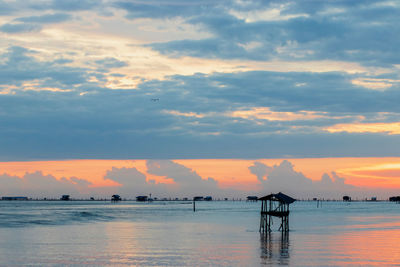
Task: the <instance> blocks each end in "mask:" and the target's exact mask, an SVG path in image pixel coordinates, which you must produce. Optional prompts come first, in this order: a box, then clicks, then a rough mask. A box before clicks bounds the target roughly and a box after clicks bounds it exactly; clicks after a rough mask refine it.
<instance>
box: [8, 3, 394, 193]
mask: <svg viewBox="0 0 400 267" xmlns="http://www.w3.org/2000/svg"><path fill="white" fill-rule="evenodd" d="M399 17H400V3H399V2H398V1H385V0H383V1H382V0H376V1H369V0H368V1H347V0H343V1H342V0H337V1H312V0H310V1H284V0H283V1H282V0H279V1H261V0H259V1H258V0H249V1H247V0H236V1H235V0H229V1H225V0H219V1H211V0H203V1H201V0H198V1H183V0H182V1H181V0H147V1H142V0H130V1H128V0H126V1H124V0H68V1H63V0H24V1H22V0H0V161H1V162H0V196H2V195H10V194H11V195H14V194H21V195H30V196H45V195H52V194H53V195H54V196H58V195H59V194H62V193H64V192H65V193H68V192H69V193H70V194H72V195H76V196H88V195H97V196H109V194H110V193H113V192H117V191H118V192H120V193H121V194H125V195H129V194H131V195H130V196H134V195H135V194H139V193H140V194H148V193H152V192H153V193H154V194H158V195H160V196H161V195H163V196H174V195H177V196H178V195H179V196H181V195H182V196H183V195H185V193H186V194H187V195H188V196H192V195H193V194H197V193H198V194H200V193H202V194H203V193H204V194H206V193H208V192H209V193H213V194H215V195H220V196H221V197H223V196H224V195H229V196H234V195H238V194H243V195H245V194H247V193H254V194H263V193H270V192H271V191H275V190H283V191H287V192H291V193H293V194H294V195H298V197H312V196H314V195H318V194H320V196H321V197H323V196H329V197H340V196H341V195H342V194H343V193H344V192H347V193H349V194H354V195H357V196H359V197H360V198H361V197H371V196H373V195H377V196H380V197H388V196H390V195H391V194H398V195H400V120H399V118H400V105H399V103H400V86H399V84H400V75H399V74H400V37H399V36H400V27H399V26H398V24H399V23H398V18H399Z"/></svg>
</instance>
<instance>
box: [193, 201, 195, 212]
mask: <svg viewBox="0 0 400 267" xmlns="http://www.w3.org/2000/svg"><path fill="white" fill-rule="evenodd" d="M193 212H196V201H194V200H193Z"/></svg>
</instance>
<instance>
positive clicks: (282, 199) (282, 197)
mask: <svg viewBox="0 0 400 267" xmlns="http://www.w3.org/2000/svg"><path fill="white" fill-rule="evenodd" d="M258 200H275V201H279V202H283V203H285V204H292V203H293V202H295V201H296V199H294V198H292V197H289V196H288V195H285V194H283V193H281V192H279V193H278V194H270V195H268V196H265V197H260V198H259V199H258Z"/></svg>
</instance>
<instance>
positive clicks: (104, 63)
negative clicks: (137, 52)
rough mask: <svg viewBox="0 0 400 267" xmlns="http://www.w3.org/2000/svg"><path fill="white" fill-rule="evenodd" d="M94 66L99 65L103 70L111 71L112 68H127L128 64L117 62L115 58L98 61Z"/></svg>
mask: <svg viewBox="0 0 400 267" xmlns="http://www.w3.org/2000/svg"><path fill="white" fill-rule="evenodd" d="M95 62H96V64H98V65H100V66H101V67H103V68H107V69H112V68H122V67H126V66H128V63H126V62H124V61H121V60H118V59H116V58H112V57H108V58H104V59H99V60H96V61H95Z"/></svg>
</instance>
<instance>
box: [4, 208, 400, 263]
mask: <svg viewBox="0 0 400 267" xmlns="http://www.w3.org/2000/svg"><path fill="white" fill-rule="evenodd" d="M260 205H261V204H260V202H258V203H251V202H238V201H236V202H231V201H221V202H219V201H214V202H197V205H196V208H197V211H196V212H195V213H193V211H192V205H191V204H190V203H187V202H186V203H185V202H178V201H177V202H153V203H144V204H141V203H136V202H129V201H124V202H120V203H117V204H114V203H110V202H98V201H92V202H89V201H87V202H85V201H70V202H61V201H54V202H45V201H0V266H24V265H25V266H62V265H67V266H71V265H75V266H120V265H122V266H124V265H125V266H126V265H133V266H135V265H136V266H263V265H271V266H274V265H288V266H346V265H347V266H390V265H393V266H400V205H399V204H394V203H388V202H352V203H343V202H324V203H323V204H322V208H321V207H319V208H317V205H316V203H315V202H295V203H294V204H292V205H291V215H290V229H291V231H290V233H289V234H288V235H285V236H282V235H281V234H280V232H277V231H275V232H273V233H272V234H271V235H270V236H264V235H260V234H259V233H258V227H259V220H260V217H259V209H260ZM273 227H274V228H275V229H277V228H278V227H279V223H278V221H276V223H275V225H274V226H273Z"/></svg>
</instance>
